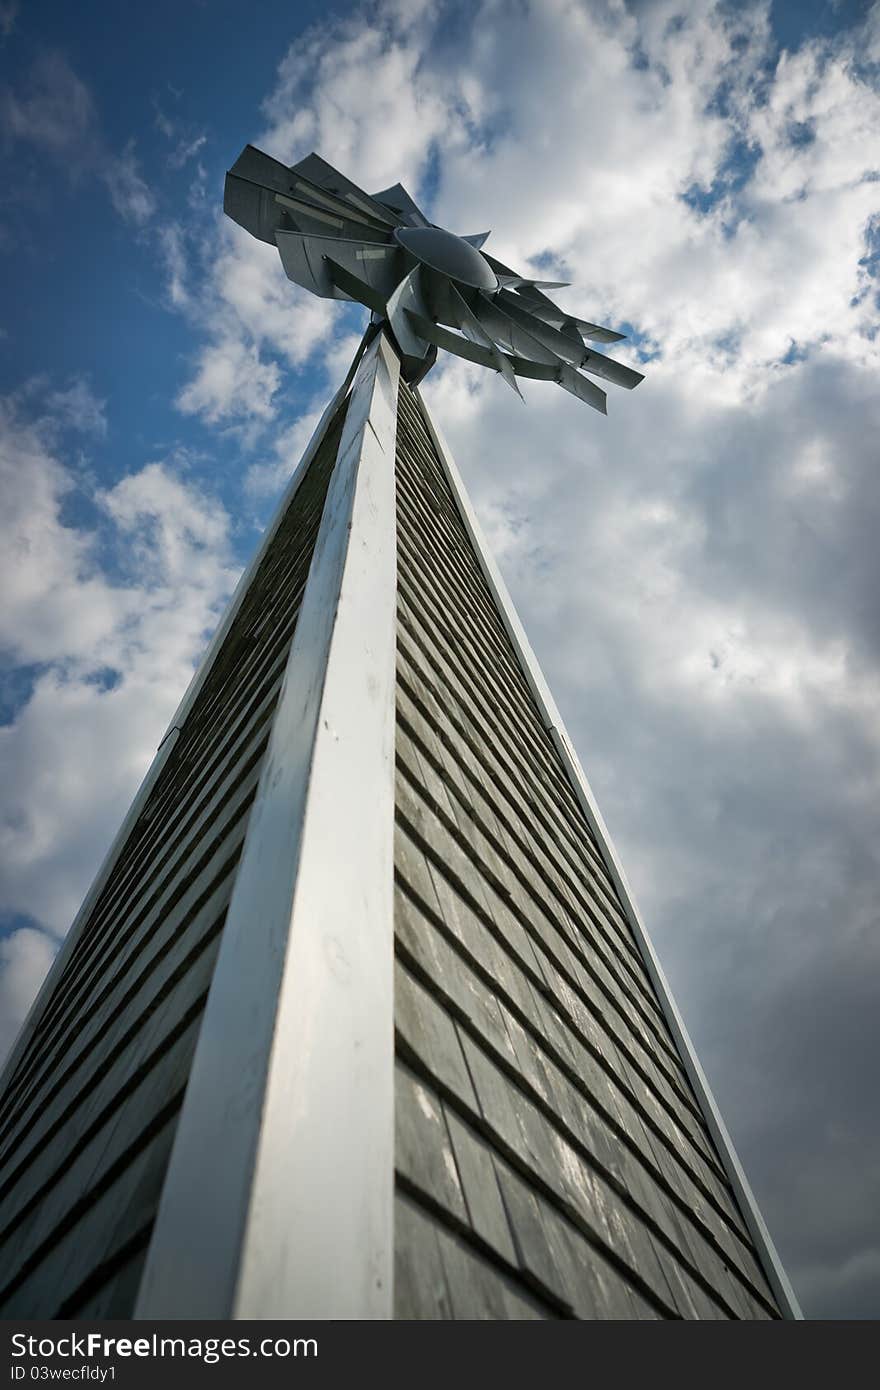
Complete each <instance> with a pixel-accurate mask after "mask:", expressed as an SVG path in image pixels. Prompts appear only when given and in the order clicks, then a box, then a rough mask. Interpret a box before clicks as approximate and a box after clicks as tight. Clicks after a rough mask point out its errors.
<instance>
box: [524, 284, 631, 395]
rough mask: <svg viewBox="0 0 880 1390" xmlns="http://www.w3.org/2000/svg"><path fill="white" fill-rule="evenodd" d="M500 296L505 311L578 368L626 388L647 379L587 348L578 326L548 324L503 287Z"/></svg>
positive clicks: (628, 388)
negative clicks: (564, 326) (559, 326)
mask: <svg viewBox="0 0 880 1390" xmlns="http://www.w3.org/2000/svg"><path fill="white" fill-rule="evenodd" d="M498 299H499V300H500V301H501V302H502V303H503V305H504V312H505V313H506V314H509V316H510V317H511V318H512V319H513V320H514V321H515V322H516V323H519V324H520V325H521V326H522V327H523V328H525V329H526V330H527V331H528V332H530V333H532V334H533V336H534V337H536V338H537V339H538V341H539V342H541V343H543V344H544V345H545V347H549V348H551V349H552V350H553V351H554V352H556V353H557V355H558V356H559V357H562V358H564V359H565V360H566V361H567V362H571V363H573V364H574V366H575V367H580V368H581V370H582V371H585V372H591V373H592V375H593V376H601V377H604V379H605V380H606V381H612V382H613V383H614V384H615V386H623V387H624V388H625V389H626V390H627V391H631V390H632V389H633V387H634V386H638V384H639V382H640V381H644V379H645V377H644V373H642V372H637V371H634V370H633V368H632V367H627V366H625V365H624V363H623V362H617V361H615V359H614V358H613V357H606V356H605V355H604V353H601V352H595V351H593V349H592V348H587V347H585V346H584V342H583V339H582V338H581V336H580V334H579V333H578V332H577V329H575V328H573V329H570V330H569V332H567V333H566V332H564V331H562V330H560V329H557V328H554V327H552V325H551V324H549V323H544V322H543V321H542V320H541V319H538V318H536V317H535V316H534V315H533V314H530V313H529V312H528V310H526V309H523V308H522V307H521V306H520V305H519V304H518V303H517V301H516V298H515V296H514V295H512V294H510V293H509V292H505V291H504V290H502V291H501V292H500V293H499V295H498Z"/></svg>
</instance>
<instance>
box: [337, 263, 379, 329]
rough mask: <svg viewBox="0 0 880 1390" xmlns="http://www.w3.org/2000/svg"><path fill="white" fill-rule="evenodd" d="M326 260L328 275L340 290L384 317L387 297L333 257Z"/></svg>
mask: <svg viewBox="0 0 880 1390" xmlns="http://www.w3.org/2000/svg"><path fill="white" fill-rule="evenodd" d="M324 260H325V261H326V263H327V273H328V275H329V276H330V279H331V280H332V281H333V284H334V285H335V286H336V288H337V289H338V290H341V291H342V292H343V294H346V295H348V297H349V298H350V299H354V300H356V301H357V303H358V304H363V305H365V307H366V308H367V309H372V311H373V313H374V314H380V315H384V313H385V304H386V300H387V296H386V295H384V294H382V293H381V292H380V291H379V290H375V289H373V286H372V285H370V284H368V283H367V281H366V280H362V279H361V278H360V276H358V275H354V274H353V273H352V271H350V270H346V268H345V266H344V265H340V264H339V262H338V261H334V260H333V258H332V256H325V257H324Z"/></svg>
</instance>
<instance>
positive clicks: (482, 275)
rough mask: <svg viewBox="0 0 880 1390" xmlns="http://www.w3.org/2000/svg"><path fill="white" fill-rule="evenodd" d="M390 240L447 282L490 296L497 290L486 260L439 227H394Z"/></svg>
mask: <svg viewBox="0 0 880 1390" xmlns="http://www.w3.org/2000/svg"><path fill="white" fill-rule="evenodd" d="M394 239H395V241H398V242H399V243H400V245H401V246H402V247H403V248H404V250H406V251H408V252H409V253H410V255H411V256H415V258H416V260H417V261H421V262H422V264H423V265H427V266H430V268H431V269H432V270H439V271H440V273H441V274H442V275H448V276H449V278H450V279H451V280H457V281H458V282H459V283H460V284H462V285H469V286H470V287H471V288H472V289H475V290H487V291H488V292H489V293H490V294H494V292H495V291H496V290H497V288H498V278H497V276H496V275H495V272H494V271H493V269H492V267H491V266H490V265H489V262H488V261H487V260H486V257H485V256H484V255H482V254H481V252H479V251H478V250H477V248H476V246H471V244H470V242H467V241H464V240H462V238H461V237H460V236H456V235H455V233H454V232H447V231H445V230H444V229H443V228H442V227H397V228H396V229H395V232H394Z"/></svg>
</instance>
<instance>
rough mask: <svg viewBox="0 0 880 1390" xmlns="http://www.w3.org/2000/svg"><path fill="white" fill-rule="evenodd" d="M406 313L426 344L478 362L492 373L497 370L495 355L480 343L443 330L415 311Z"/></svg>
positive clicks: (448, 329)
mask: <svg viewBox="0 0 880 1390" xmlns="http://www.w3.org/2000/svg"><path fill="white" fill-rule="evenodd" d="M405 313H406V315H407V317H408V318H409V319H410V321H411V322H412V325H413V328H414V330H415V332H416V333H417V334H418V335H419V337H420V338H424V340H425V342H428V343H433V344H434V345H435V347H439V348H443V351H444V352H451V353H452V354H453V355H454V356H455V357H463V358H464V359H465V361H467V362H476V363H478V364H479V366H481V367H489V368H491V370H492V371H496V370H497V368H496V365H495V355H494V353H493V352H492V350H491V348H487V347H481V346H480V344H479V343H473V342H471V341H470V339H469V338H465V337H463V336H462V334H461V333H453V331H452V329H451V328H443V327H442V326H441V325H440V324H439V323H435V322H434V321H433V319H426V318H425V317H424V316H423V315H422V314H417V313H416V312H415V311H414V310H413V309H407V310H405Z"/></svg>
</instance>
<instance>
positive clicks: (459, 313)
mask: <svg viewBox="0 0 880 1390" xmlns="http://www.w3.org/2000/svg"><path fill="white" fill-rule="evenodd" d="M426 283H427V286H428V295H429V298H430V300H431V304H432V308H433V309H434V317H435V318H438V319H440V320H441V322H443V323H448V324H450V325H451V326H452V327H453V328H458V329H460V330H461V332H462V333H463V334H464V336H465V337H466V338H468V339H469V340H470V341H471V342H472V343H476V344H477V345H478V346H479V347H483V348H488V349H489V351H490V352H491V354H492V360H493V363H494V366H495V370H496V371H498V372H500V373H501V375H502V376H503V377H504V380H505V381H506V382H507V384H508V386H509V387H510V388H511V390H513V391H515V392H516V394H517V395H518V396H519V397H520V399H522V392H521V391H520V389H519V387H518V386H517V384H516V376H515V374H514V370H513V367H512V366H511V364H510V362H509V361H508V359H507V358H506V357H505V355H504V353H503V352H502V351H501V349H500V348H499V346H498V344H497V343H496V342H495V341H494V339H493V337H492V335H491V334H490V333H487V332H486V329H485V328H484V326H483V324H481V323H480V321H479V319H478V318H477V316H476V314H474V312H473V310H472V309H471V308H470V306H469V305H468V304H467V302H466V301H465V299H464V298H463V296H462V295H461V294H460V293H459V292H458V290H457V289H456V287H455V285H453V284H452V282H451V281H450V280H448V279H447V278H446V277H445V276H444V275H439V274H436V273H434V274H432V275H428V276H426Z"/></svg>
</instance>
